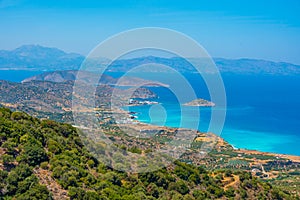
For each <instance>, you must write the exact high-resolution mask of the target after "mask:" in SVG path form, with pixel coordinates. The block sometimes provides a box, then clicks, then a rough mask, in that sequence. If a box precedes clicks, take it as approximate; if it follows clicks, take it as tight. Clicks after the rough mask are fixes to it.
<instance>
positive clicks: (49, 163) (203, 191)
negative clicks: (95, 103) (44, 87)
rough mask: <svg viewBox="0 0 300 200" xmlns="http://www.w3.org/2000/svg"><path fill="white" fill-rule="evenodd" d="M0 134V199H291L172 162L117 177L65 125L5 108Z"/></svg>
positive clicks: (226, 173)
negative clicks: (151, 169) (158, 167)
mask: <svg viewBox="0 0 300 200" xmlns="http://www.w3.org/2000/svg"><path fill="white" fill-rule="evenodd" d="M0 130H1V131H0V145H1V147H0V155H1V161H0V180H1V182H0V198H1V199H2V198H5V199H9V198H14V199H124V200H125V199H126V200H127V199H233V198H235V199H292V197H290V195H289V194H288V193H286V192H282V191H280V190H279V189H277V188H275V187H273V186H272V185H270V184H269V183H265V182H262V181H260V180H258V179H257V178H255V177H253V176H252V175H251V173H248V172H244V171H239V170H236V171H234V172H232V171H231V170H214V171H208V170H205V169H204V168H203V167H201V166H198V167H196V166H194V165H189V164H185V163H182V162H179V161H177V162H175V163H174V164H173V165H171V166H169V167H167V168H163V169H161V170H159V171H156V172H151V173H140V174H131V173H124V172H119V171H116V170H114V169H111V168H109V167H106V166H105V165H103V164H102V163H99V162H98V161H97V160H96V159H95V158H94V157H93V156H92V155H91V154H89V152H88V151H87V150H86V148H85V147H84V146H83V144H82V142H81V140H80V138H79V136H78V130H77V129H75V128H73V127H72V126H71V125H68V124H62V123H57V122H54V121H50V120H39V119H37V118H34V117H31V116H29V115H27V114H25V113H21V112H11V111H10V110H8V109H5V108H0ZM108 134H109V133H108ZM131 139H133V138H131ZM124 148H125V149H126V148H127V147H126V146H125V147H124ZM131 151H132V152H133V153H140V151H139V150H138V148H137V147H136V148H135V149H134V151H133V149H132V150H131Z"/></svg>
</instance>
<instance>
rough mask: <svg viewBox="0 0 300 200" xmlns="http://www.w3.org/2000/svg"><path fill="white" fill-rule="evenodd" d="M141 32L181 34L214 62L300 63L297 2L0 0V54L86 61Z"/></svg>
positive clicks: (235, 0) (299, 23)
mask: <svg viewBox="0 0 300 200" xmlns="http://www.w3.org/2000/svg"><path fill="white" fill-rule="evenodd" d="M145 26H147V27H149V26H151V27H153V26H155V27H164V28H171V29H174V30H177V31H180V32H183V33H185V34H187V35H189V36H190V37H192V38H194V39H195V40H196V41H198V42H199V43H200V44H201V45H202V46H204V47H205V48H206V49H207V51H208V52H209V53H210V54H211V55H212V56H213V57H225V58H259V59H267V60H273V61H286V62H292V63H296V64H300V1H299V0H293V1H292V0H284V1H283V0H277V1H276V0H272V1H271V0H251V1H250V0H249V1H245V0H240V1H237V0H219V1H217V0H194V1H192V0H183V1H178V0H165V1H164V0H151V1H150V0H128V1H126V0H110V1H109V0H105V1H102V0H94V1H92V0H85V1H79V0H57V1H55V0H52V1H50V0H42V1H41V0H40V1H39V0H15V1H14V0H0V30H1V34H0V49H14V48H16V47H18V46H20V45H23V44H40V45H44V46H50V47H57V48H60V49H63V50H65V51H67V52H78V53H81V54H87V53H88V52H89V51H90V50H92V49H93V48H94V47H95V46H96V45H97V44H98V43H99V42H101V41H103V40H104V39H106V38H107V37H109V36H111V35H113V34H117V33H119V32H121V31H125V30H128V29H132V28H139V27H145Z"/></svg>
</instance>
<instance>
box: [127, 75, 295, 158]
mask: <svg viewBox="0 0 300 200" xmlns="http://www.w3.org/2000/svg"><path fill="white" fill-rule="evenodd" d="M163 76H164V79H166V76H167V77H168V78H169V79H172V75H171V74H168V75H163ZM198 76H199V75H196V74H185V77H186V79H188V80H189V82H190V84H191V85H192V86H193V88H194V90H195V92H196V94H197V97H198V98H205V99H210V96H209V94H208V91H207V88H206V85H205V84H204V83H203V81H201V78H199V77H198ZM147 77H148V78H151V76H149V75H147V76H146V75H143V78H147ZM222 77H223V81H224V85H225V89H226V95H227V115H226V121H225V125H224V128H223V131H222V133H221V137H222V138H224V139H225V140H226V141H228V142H229V143H230V144H232V145H233V146H234V147H236V148H245V149H252V150H259V151H264V152H275V153H282V154H293V155H300V148H299V145H300V77H299V76H274V75H272V76H271V75H233V74H223V75H222ZM162 80H163V79H162ZM151 89H152V90H153V91H154V92H156V93H157V94H158V95H159V97H160V98H159V99H158V101H159V102H160V103H161V104H160V105H152V106H135V107H130V108H129V109H130V111H134V112H136V113H137V114H136V115H137V117H138V120H140V121H142V122H145V123H151V124H156V125H165V126H170V127H185V128H194V127H195V122H197V120H198V118H197V117H195V116H194V113H195V112H193V110H194V109H200V124H199V126H198V130H200V131H206V130H207V128H208V124H209V121H210V117H211V109H223V108H219V107H218V106H216V107H214V108H203V107H202V108H197V107H184V108H183V109H184V112H181V110H180V105H179V103H178V101H177V99H176V96H175V95H174V94H172V92H171V91H169V90H168V88H163V87H156V88H151ZM191 100H192V99H191ZM181 119H184V123H183V124H180V120H181Z"/></svg>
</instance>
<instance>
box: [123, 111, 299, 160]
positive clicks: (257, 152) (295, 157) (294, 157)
mask: <svg viewBox="0 0 300 200" xmlns="http://www.w3.org/2000/svg"><path fill="white" fill-rule="evenodd" d="M128 107H130V106H128ZM121 110H122V111H125V112H126V113H127V114H129V113H130V112H135V113H138V112H137V111H129V110H124V109H122V108H121ZM134 122H135V124H134V125H142V126H143V127H149V128H150V127H151V128H153V129H162V128H163V129H188V130H191V131H198V132H202V131H200V130H193V129H190V128H185V127H170V126H158V125H154V124H151V123H147V122H142V121H140V119H139V118H138V117H136V118H135V119H134ZM212 134H213V135H214V136H216V137H217V138H219V139H221V140H222V141H224V142H225V143H226V144H228V145H230V146H231V147H232V149H233V150H234V151H236V152H240V153H245V154H251V155H266V156H274V157H278V159H280V158H283V159H288V160H291V161H293V162H299V163H300V155H295V154H286V153H276V152H268V151H261V150H257V149H247V148H238V147H235V146H234V145H233V144H231V143H230V142H228V141H227V140H225V139H224V138H223V137H221V135H220V136H219V135H216V134H214V133H212Z"/></svg>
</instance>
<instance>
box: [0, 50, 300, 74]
mask: <svg viewBox="0 0 300 200" xmlns="http://www.w3.org/2000/svg"><path fill="white" fill-rule="evenodd" d="M84 59H85V57H84V56H82V55H79V54H75V53H66V52H64V51H62V50H59V49H56V48H49V47H43V46H39V45H24V46H21V47H19V48H17V49H15V50H11V51H6V50H0V69H1V70H38V71H56V70H78V69H79V68H80V66H81V64H82V62H83V61H84ZM193 61H194V62H195V63H203V60H201V59H193ZM214 61H215V63H216V65H217V67H218V68H219V70H220V72H221V73H234V74H272V75H274V74H276V75H295V74H296V75H297V74H300V66H298V65H294V64H291V63H284V62H272V61H266V60H257V59H224V58H214ZM110 62H111V61H110V60H108V59H105V58H97V59H96V58H93V59H89V60H87V63H88V64H89V66H94V69H95V70H98V69H99V67H100V68H101V67H103V66H104V65H106V64H109V63H110ZM151 63H156V64H162V65H167V66H170V67H172V68H174V69H175V70H177V71H179V72H182V73H191V72H195V70H194V68H193V67H192V66H191V65H190V64H189V63H188V62H187V61H186V60H185V59H182V58H178V57H173V58H160V57H154V56H147V57H140V58H132V59H122V60H116V61H114V62H113V63H111V65H110V68H109V71H111V72H127V71H128V70H129V69H132V68H133V67H135V66H138V65H145V64H150V66H151V67H149V68H150V69H151V70H152V71H155V72H163V71H164V70H163V69H162V68H155V67H153V64H152V65H151ZM201 67H203V70H204V71H206V72H208V73H209V72H210V69H209V68H205V61H204V65H201ZM149 68H148V69H149Z"/></svg>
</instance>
